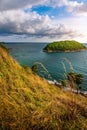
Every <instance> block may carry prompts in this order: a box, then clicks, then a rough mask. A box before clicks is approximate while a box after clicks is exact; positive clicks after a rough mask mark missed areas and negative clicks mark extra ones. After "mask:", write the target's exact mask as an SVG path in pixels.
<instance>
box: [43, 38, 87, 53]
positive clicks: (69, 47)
mask: <svg viewBox="0 0 87 130" xmlns="http://www.w3.org/2000/svg"><path fill="white" fill-rule="evenodd" d="M84 49H86V47H85V46H84V45H83V44H81V43H79V42H77V41H73V40H72V41H68V40H66V41H59V42H53V43H50V44H48V45H47V46H46V47H45V48H44V49H43V50H44V51H46V52H61V51H66V52H70V51H80V50H84Z"/></svg>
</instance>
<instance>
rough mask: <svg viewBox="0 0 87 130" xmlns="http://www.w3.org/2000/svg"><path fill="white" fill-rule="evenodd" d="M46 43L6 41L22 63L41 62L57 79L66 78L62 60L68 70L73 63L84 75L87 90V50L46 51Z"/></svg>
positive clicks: (84, 88)
mask: <svg viewBox="0 0 87 130" xmlns="http://www.w3.org/2000/svg"><path fill="white" fill-rule="evenodd" d="M46 44H47V43H6V44H5V45H6V46H7V47H9V48H12V50H11V55H12V56H13V57H14V58H15V59H16V60H17V61H18V62H19V63H20V64H22V65H27V66H30V67H31V66H32V65H33V64H34V63H35V62H41V63H42V64H43V65H44V66H45V67H46V68H47V70H48V71H49V73H50V74H51V76H52V78H53V79H56V80H57V81H61V80H63V79H65V76H64V72H65V71H64V67H63V64H62V62H63V63H64V64H65V66H66V71H67V72H70V71H71V67H70V63H71V64H72V66H73V68H74V70H75V72H77V73H82V74H83V75H84V82H83V84H82V86H83V90H86V91H87V51H82V52H69V53H66V52H59V53H46V52H43V51H42V49H43V48H44V47H45V45H46ZM66 59H67V60H66ZM69 62H70V63H69ZM40 75H44V73H43V72H40ZM44 76H45V77H46V76H47V75H46V74H45V75H44Z"/></svg>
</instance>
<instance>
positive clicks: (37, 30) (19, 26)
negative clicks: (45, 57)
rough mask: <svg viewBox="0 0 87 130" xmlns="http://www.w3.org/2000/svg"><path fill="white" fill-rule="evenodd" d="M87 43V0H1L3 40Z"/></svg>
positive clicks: (0, 19) (1, 35) (0, 24)
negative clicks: (75, 41) (74, 41)
mask: <svg viewBox="0 0 87 130" xmlns="http://www.w3.org/2000/svg"><path fill="white" fill-rule="evenodd" d="M60 40H77V41H79V42H82V43H87V0H0V41H3V42H53V41H60Z"/></svg>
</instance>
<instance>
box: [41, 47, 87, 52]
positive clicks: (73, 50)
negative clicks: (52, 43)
mask: <svg viewBox="0 0 87 130" xmlns="http://www.w3.org/2000/svg"><path fill="white" fill-rule="evenodd" d="M81 51H87V48H86V49H81V50H72V51H71V50H65V51H60V50H55V51H53V50H50V51H47V50H43V52H47V53H55V52H67V53H68V52H81Z"/></svg>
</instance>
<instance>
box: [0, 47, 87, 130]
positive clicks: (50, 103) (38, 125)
mask: <svg viewBox="0 0 87 130" xmlns="http://www.w3.org/2000/svg"><path fill="white" fill-rule="evenodd" d="M0 128H1V129H3V130H5V129H6V130H40V129H41V130H86V129H87V98H85V97H82V96H80V95H75V94H72V93H68V92H64V91H63V90H62V89H59V88H57V87H56V86H52V85H49V84H48V83H47V82H46V81H44V80H42V79H41V78H40V77H39V76H37V75H35V74H33V73H32V71H31V69H29V68H25V69H24V68H22V67H21V66H20V65H19V64H18V63H17V62H16V61H15V60H14V59H13V58H12V57H11V56H9V54H8V52H7V50H6V49H5V48H2V47H0Z"/></svg>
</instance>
